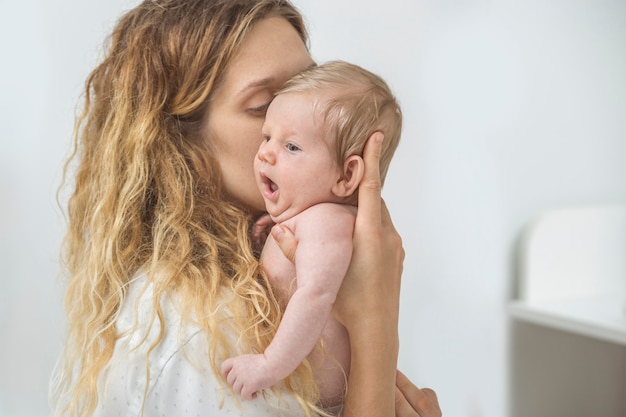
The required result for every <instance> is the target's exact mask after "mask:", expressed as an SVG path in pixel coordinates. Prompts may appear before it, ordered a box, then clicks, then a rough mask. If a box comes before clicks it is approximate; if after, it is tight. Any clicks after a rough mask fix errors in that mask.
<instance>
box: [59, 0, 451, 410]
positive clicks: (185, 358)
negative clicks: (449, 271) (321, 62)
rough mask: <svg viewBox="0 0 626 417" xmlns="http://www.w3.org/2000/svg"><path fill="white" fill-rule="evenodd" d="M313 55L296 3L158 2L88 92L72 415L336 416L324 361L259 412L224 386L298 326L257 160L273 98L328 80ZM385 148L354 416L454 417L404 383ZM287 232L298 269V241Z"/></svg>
mask: <svg viewBox="0 0 626 417" xmlns="http://www.w3.org/2000/svg"><path fill="white" fill-rule="evenodd" d="M306 41H307V37H306V31H305V28H304V26H303V23H302V18H301V16H300V14H299V13H298V12H297V11H296V10H295V9H294V8H293V6H291V5H290V4H289V3H287V2H285V1H282V0H261V1H253V0H230V1H226V0H212V1H208V0H178V1H176V0H154V1H145V2H143V3H142V4H140V5H139V6H137V7H136V8H135V9H133V10H131V11H129V12H128V13H126V14H125V15H124V16H123V17H122V18H121V20H120V21H119V22H118V24H117V26H116V28H115V30H114V32H113V34H112V36H111V38H110V41H109V42H110V44H109V47H108V52H107V54H106V56H105V58H104V60H103V62H102V63H101V64H100V65H99V66H98V67H97V68H96V69H95V70H94V71H93V72H92V73H91V75H90V76H89V78H88V80H87V83H86V91H85V106H84V111H83V113H82V115H81V117H80V118H79V120H78V122H77V130H76V131H77V134H76V141H75V152H74V156H73V158H72V159H71V160H70V162H71V161H75V162H76V164H77V166H76V177H75V189H74V192H73V194H72V196H71V198H70V201H69V207H68V213H69V229H68V233H67V236H66V239H65V246H64V249H65V252H64V253H65V260H66V263H67V271H68V276H69V280H68V288H67V293H66V309H67V314H68V337H67V342H66V346H65V350H64V356H63V362H62V367H61V372H60V373H59V375H58V391H57V398H58V411H57V412H58V413H59V414H68V415H70V416H89V415H102V416H104V415H106V416H109V415H115V414H120V415H184V413H183V410H184V411H185V412H188V413H191V412H193V413H194V415H195V414H204V415H216V416H219V415H227V414H228V415H232V414H230V413H231V412H232V413H236V412H240V413H241V415H246V416H252V415H254V416H270V415H279V414H280V415H313V414H314V413H322V412H328V413H334V412H336V410H326V411H324V410H320V409H319V407H318V404H317V400H318V397H319V392H318V390H317V387H316V386H315V384H314V383H313V379H312V373H311V369H310V366H309V365H308V364H307V363H306V361H305V362H304V363H303V364H302V365H301V366H300V367H299V368H298V369H297V370H296V371H295V372H294V373H293V374H292V375H291V376H290V377H288V378H287V379H286V380H285V381H284V383H283V385H282V386H280V387H279V388H277V389H276V390H273V391H271V392H267V393H266V394H265V395H263V396H259V398H257V399H256V400H255V401H254V402H246V403H242V404H240V403H238V402H237V400H236V398H235V397H234V396H232V393H231V392H230V391H228V389H226V388H224V387H225V385H224V382H223V380H221V379H220V378H219V377H218V375H219V370H218V369H217V366H218V364H220V363H221V361H222V360H223V359H224V358H225V357H228V356H232V355H234V354H237V353H241V352H251V351H262V350H263V348H264V347H265V346H266V345H267V344H268V343H269V341H270V340H271V339H272V336H273V334H274V332H275V330H276V326H277V324H278V322H279V320H280V310H279V308H278V304H277V302H276V300H275V298H274V296H273V295H272V291H271V288H269V287H268V285H266V281H265V279H264V277H263V275H262V272H261V271H260V268H259V264H258V262H257V255H258V243H255V242H253V241H252V239H251V238H250V236H251V231H252V228H253V226H254V224H253V223H254V219H258V218H260V217H261V216H262V214H263V213H262V211H263V209H264V203H263V199H262V198H261V196H260V195H259V193H258V191H257V189H256V185H255V181H254V176H253V173H252V160H253V157H254V154H255V152H256V149H257V147H258V144H259V141H260V129H261V125H262V123H263V118H264V114H265V109H266V108H267V106H268V104H269V102H270V101H271V99H272V93H273V91H275V90H276V89H278V88H279V87H280V86H281V85H282V83H283V82H284V81H286V80H287V79H288V78H290V77H291V76H292V75H294V74H296V73H297V72H299V71H301V70H303V69H304V68H306V67H308V66H310V65H313V61H312V59H311V57H310V55H309V53H308V50H307V47H306ZM379 139H381V138H379V137H378V136H376V137H375V140H370V141H369V142H370V143H369V144H368V149H367V153H366V170H367V179H366V182H365V184H364V186H363V187H362V190H365V192H363V191H362V192H361V193H360V194H361V195H362V197H361V199H360V201H359V204H360V206H361V207H360V208H359V213H358V218H357V224H356V227H355V236H354V256H353V258H354V260H353V261H352V263H351V266H350V270H349V272H348V274H347V276H346V279H345V282H344V287H343V288H342V290H341V292H340V294H339V297H338V300H337V303H336V308H335V314H336V316H337V318H338V319H339V320H340V321H341V322H342V323H344V324H345V326H346V328H347V329H348V332H349V335H350V339H351V341H352V346H353V347H352V364H351V373H350V377H349V381H348V392H347V396H346V400H345V408H344V415H346V416H348V415H355V416H357V415H358V416H364V415H378V416H388V415H392V414H393V412H394V407H395V408H396V412H397V415H421V416H422V417H430V416H437V415H440V411H439V407H438V405H437V402H436V396H434V393H432V391H429V390H423V391H421V390H418V389H417V388H415V387H414V386H413V385H412V384H411V383H410V382H409V381H408V380H406V379H405V378H404V377H403V375H401V374H398V375H397V376H396V371H395V366H396V359H397V349H398V337H397V314H398V295H399V285H400V275H401V269H402V258H403V256H404V255H403V251H402V247H401V242H400V239H399V237H398V235H397V233H396V232H395V230H394V229H393V225H392V224H391V221H390V219H389V216H388V213H387V211H386V209H385V208H384V205H382V210H381V200H380V186H379V184H380V179H379V177H378V171H377V169H378V168H377V165H378V152H379V150H380V140H379ZM368 184H369V185H368ZM262 224H263V221H261V222H259V223H258V225H259V226H258V227H262V226H261V225H262ZM273 233H274V237H275V238H276V239H277V240H278V241H279V242H280V244H281V247H282V248H283V249H284V251H285V252H286V253H287V254H289V253H291V252H292V251H293V247H294V245H295V242H294V239H293V236H291V235H290V233H289V232H288V231H286V230H279V229H277V230H275V231H273ZM390 281H391V282H392V284H393V285H389V282H390ZM372 341H375V342H374V343H372ZM396 378H397V379H396ZM396 385H397V387H396ZM394 390H395V395H394Z"/></svg>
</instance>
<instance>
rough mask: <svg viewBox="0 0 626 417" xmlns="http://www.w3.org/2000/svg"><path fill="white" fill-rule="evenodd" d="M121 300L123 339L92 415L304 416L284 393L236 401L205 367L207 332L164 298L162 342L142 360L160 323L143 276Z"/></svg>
mask: <svg viewBox="0 0 626 417" xmlns="http://www.w3.org/2000/svg"><path fill="white" fill-rule="evenodd" d="M125 300H126V301H125V302H124V304H123V305H122V309H121V311H120V316H119V318H118V320H117V330H118V331H119V332H120V334H122V335H123V336H122V337H121V338H120V339H119V340H118V341H117V343H116V345H115V351H114V353H113V356H112V358H111V360H110V361H109V363H108V365H107V367H106V370H105V372H103V375H102V378H101V379H100V380H99V382H98V384H99V385H98V393H99V399H98V407H97V409H96V412H95V413H94V414H93V416H94V417H116V416H123V417H129V416H144V417H172V416H177V417H187V416H191V417H200V416H202V417H237V416H241V417H277V416H283V417H300V416H304V412H303V410H302V408H301V407H300V406H299V405H298V403H297V402H296V400H295V398H293V397H292V396H289V395H287V394H285V395H284V396H283V397H282V398H281V399H280V400H279V399H278V398H277V397H276V396H275V395H273V394H272V393H271V392H268V393H266V394H265V395H264V396H262V395H259V396H258V398H256V399H255V400H253V401H241V400H239V399H238V398H234V397H233V394H232V393H231V392H230V391H229V390H228V389H227V388H226V387H225V386H223V385H222V383H223V382H222V379H221V377H217V376H216V375H215V374H214V372H213V370H212V368H211V366H210V365H209V359H208V357H207V340H206V336H205V333H204V332H203V331H202V330H200V328H199V327H198V326H196V325H195V324H193V323H187V322H183V323H182V324H181V320H180V317H181V316H180V314H179V313H178V311H177V310H176V308H174V306H173V304H172V303H171V302H170V301H169V299H168V298H167V297H164V299H162V300H161V305H162V308H163V313H164V321H165V333H164V338H163V340H162V341H161V342H160V343H159V344H158V345H157V346H155V347H154V348H153V350H152V351H151V352H149V360H148V361H146V357H147V353H148V351H149V350H150V347H151V345H152V344H153V342H154V340H156V338H157V337H158V334H159V329H160V325H159V322H158V320H155V321H154V322H152V323H150V320H151V316H152V310H153V305H154V304H153V295H152V287H151V285H150V284H148V281H147V278H146V276H145V275H140V276H139V277H137V278H136V279H135V280H134V281H133V283H132V284H131V285H130V288H129V290H128V293H127V295H126V298H125ZM135 323H137V324H138V325H137V326H135V325H134V324H135ZM134 327H135V329H133V328H134ZM147 373H149V375H148V376H147Z"/></svg>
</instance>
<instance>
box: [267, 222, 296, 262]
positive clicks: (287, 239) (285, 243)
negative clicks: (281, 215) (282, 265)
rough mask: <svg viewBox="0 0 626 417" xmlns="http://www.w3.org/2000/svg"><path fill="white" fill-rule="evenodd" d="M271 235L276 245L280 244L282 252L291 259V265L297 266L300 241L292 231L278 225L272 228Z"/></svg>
mask: <svg viewBox="0 0 626 417" xmlns="http://www.w3.org/2000/svg"><path fill="white" fill-rule="evenodd" d="M271 233H272V237H273V238H274V240H275V241H276V243H278V246H279V247H280V250H281V251H283V254H284V255H285V257H286V258H287V259H289V260H290V261H291V263H293V264H295V263H296V247H297V246H298V241H297V239H296V237H295V236H294V234H293V233H292V232H291V230H289V228H287V227H285V226H282V225H280V224H277V225H275V226H274V227H272V231H271Z"/></svg>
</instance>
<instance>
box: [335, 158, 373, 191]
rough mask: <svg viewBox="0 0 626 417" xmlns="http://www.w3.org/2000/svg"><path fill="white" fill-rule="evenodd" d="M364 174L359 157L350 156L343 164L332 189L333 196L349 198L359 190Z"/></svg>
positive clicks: (362, 163)
mask: <svg viewBox="0 0 626 417" xmlns="http://www.w3.org/2000/svg"><path fill="white" fill-rule="evenodd" d="M364 173H365V163H364V162H363V158H361V157H360V156H359V155H350V156H349V157H348V158H346V160H345V161H344V163H343V172H342V176H341V178H339V179H338V180H337V182H336V183H335V185H334V186H333V188H332V192H333V194H335V195H336V196H337V197H342V198H343V197H349V196H351V195H352V193H354V192H355V191H356V189H357V188H359V184H361V180H362V179H363V174H364Z"/></svg>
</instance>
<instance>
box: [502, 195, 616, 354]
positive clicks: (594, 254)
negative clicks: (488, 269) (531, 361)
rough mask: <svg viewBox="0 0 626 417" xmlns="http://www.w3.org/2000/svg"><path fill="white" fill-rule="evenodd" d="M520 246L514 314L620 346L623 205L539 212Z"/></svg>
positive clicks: (521, 318) (511, 304) (511, 307)
mask: <svg viewBox="0 0 626 417" xmlns="http://www.w3.org/2000/svg"><path fill="white" fill-rule="evenodd" d="M520 249H521V253H520V258H519V274H518V277H517V278H518V283H517V284H518V294H517V298H516V299H515V300H514V301H512V302H511V303H510V305H509V312H510V314H511V315H512V316H513V317H514V318H516V319H519V320H525V321H528V322H531V323H534V324H539V325H543V326H548V327H552V328H557V329H560V330H565V331H569V332H573V333H577V334H581V335H585V336H589V337H593V338H597V339H600V340H604V341H609V342H614V343H618V344H621V345H626V205H620V206H603V207H583V208H569V209H560V210H554V211H551V212H548V213H545V214H544V215H542V216H540V217H539V218H538V219H537V220H536V221H535V222H533V224H531V225H530V226H529V227H528V228H527V230H526V231H525V234H524V236H523V239H522V242H521V248H520Z"/></svg>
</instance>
